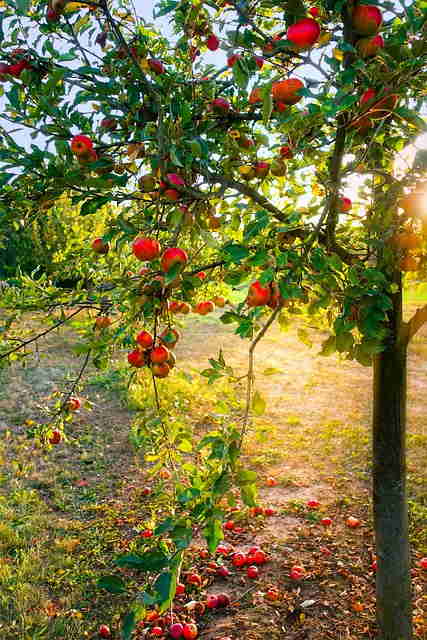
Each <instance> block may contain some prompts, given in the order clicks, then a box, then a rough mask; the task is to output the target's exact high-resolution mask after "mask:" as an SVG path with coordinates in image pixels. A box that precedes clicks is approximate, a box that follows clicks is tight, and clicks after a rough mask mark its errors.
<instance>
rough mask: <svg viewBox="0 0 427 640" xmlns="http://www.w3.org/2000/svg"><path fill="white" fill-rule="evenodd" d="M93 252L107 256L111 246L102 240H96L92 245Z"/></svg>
mask: <svg viewBox="0 0 427 640" xmlns="http://www.w3.org/2000/svg"><path fill="white" fill-rule="evenodd" d="M91 247H92V251H94V252H95V253H99V254H100V255H105V254H106V253H108V252H109V250H110V245H109V244H108V243H107V242H104V241H103V239H102V238H95V240H93V242H92V244H91Z"/></svg>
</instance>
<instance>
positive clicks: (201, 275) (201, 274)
mask: <svg viewBox="0 0 427 640" xmlns="http://www.w3.org/2000/svg"><path fill="white" fill-rule="evenodd" d="M196 278H199V280H206V272H205V271H199V273H196Z"/></svg>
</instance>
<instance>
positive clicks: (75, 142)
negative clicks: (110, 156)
mask: <svg viewBox="0 0 427 640" xmlns="http://www.w3.org/2000/svg"><path fill="white" fill-rule="evenodd" d="M70 148H71V151H72V152H73V153H74V154H75V155H76V156H80V155H84V154H87V153H89V152H91V151H93V142H92V140H91V139H90V138H89V137H88V136H84V135H78V136H74V137H73V138H72V139H71V142H70Z"/></svg>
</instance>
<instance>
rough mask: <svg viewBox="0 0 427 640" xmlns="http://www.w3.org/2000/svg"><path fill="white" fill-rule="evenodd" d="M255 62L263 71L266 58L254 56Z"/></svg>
mask: <svg viewBox="0 0 427 640" xmlns="http://www.w3.org/2000/svg"><path fill="white" fill-rule="evenodd" d="M254 60H255V64H256V66H257V67H258V69H262V68H263V66H264V58H261V56H254Z"/></svg>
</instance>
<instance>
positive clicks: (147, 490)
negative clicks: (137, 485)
mask: <svg viewBox="0 0 427 640" xmlns="http://www.w3.org/2000/svg"><path fill="white" fill-rule="evenodd" d="M142 495H143V496H149V495H151V488H150V487H144V488H143V490H142Z"/></svg>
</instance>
